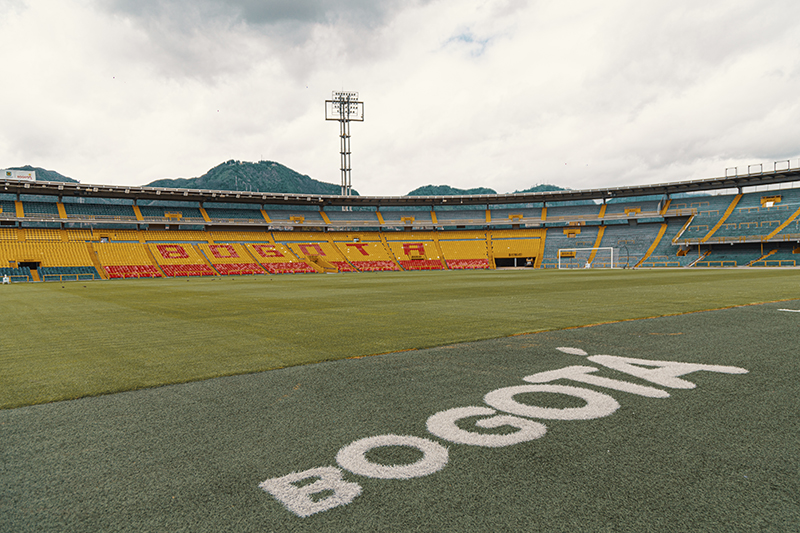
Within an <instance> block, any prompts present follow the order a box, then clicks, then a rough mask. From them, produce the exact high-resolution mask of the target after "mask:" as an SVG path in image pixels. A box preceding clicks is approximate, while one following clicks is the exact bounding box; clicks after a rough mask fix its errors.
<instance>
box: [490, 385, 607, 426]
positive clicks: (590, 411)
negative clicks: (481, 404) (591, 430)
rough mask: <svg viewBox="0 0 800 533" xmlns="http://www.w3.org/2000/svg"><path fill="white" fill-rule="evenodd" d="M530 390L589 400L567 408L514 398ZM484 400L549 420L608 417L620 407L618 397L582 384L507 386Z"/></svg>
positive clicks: (497, 406) (497, 407) (523, 413)
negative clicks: (544, 405)
mask: <svg viewBox="0 0 800 533" xmlns="http://www.w3.org/2000/svg"><path fill="white" fill-rule="evenodd" d="M528 392H550V393H554V394H566V395H568V396H575V397H576V398H581V399H582V400H584V401H585V402H586V405H584V406H583V407H565V408H563V409H558V408H553V407H538V406H535V405H526V404H524V403H519V402H517V401H515V400H514V396H516V395H517V394H525V393H528ZM483 401H485V402H486V403H488V404H489V405H491V406H492V407H494V408H495V409H499V410H501V411H505V412H507V413H511V414H512V415H519V416H527V417H529V418H544V419H547V420H591V419H593V418H602V417H604V416H608V415H610V414H611V413H613V412H614V411H616V410H617V409H619V403H617V400H615V399H614V398H612V397H611V396H609V395H608V394H603V393H602V392H596V391H593V390H589V389H584V388H581V387H569V386H567V385H519V386H516V387H505V388H502V389H497V390H495V391H492V392H490V393H489V394H487V395H486V396H484V398H483Z"/></svg>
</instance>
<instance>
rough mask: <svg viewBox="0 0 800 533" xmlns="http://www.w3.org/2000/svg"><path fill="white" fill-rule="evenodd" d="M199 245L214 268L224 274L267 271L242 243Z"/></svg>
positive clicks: (249, 273)
mask: <svg viewBox="0 0 800 533" xmlns="http://www.w3.org/2000/svg"><path fill="white" fill-rule="evenodd" d="M197 247H198V248H199V249H200V251H201V252H202V253H203V255H205V257H206V259H208V261H209V262H210V263H211V265H212V266H213V267H214V270H216V271H217V272H219V273H220V274H222V275H225V276H230V275H237V276H241V275H251V274H264V273H265V271H264V269H263V268H261V266H260V265H259V264H258V263H257V262H256V261H255V260H254V259H253V257H252V256H251V255H250V253H249V252H247V250H246V249H245V248H244V246H243V245H241V244H238V243H228V244H220V243H217V244H205V243H201V244H198V245H197Z"/></svg>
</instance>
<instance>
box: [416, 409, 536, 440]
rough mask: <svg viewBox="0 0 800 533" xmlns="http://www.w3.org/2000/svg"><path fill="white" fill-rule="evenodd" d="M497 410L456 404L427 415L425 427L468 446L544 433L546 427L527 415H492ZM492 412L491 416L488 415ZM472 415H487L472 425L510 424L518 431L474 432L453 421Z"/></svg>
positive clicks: (521, 438) (437, 434)
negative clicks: (504, 432)
mask: <svg viewBox="0 0 800 533" xmlns="http://www.w3.org/2000/svg"><path fill="white" fill-rule="evenodd" d="M496 412H497V411H495V410H494V409H489V408H488V407H477V406H475V407H455V408H453V409H448V410H447V411H441V412H439V413H436V414H435V415H433V416H431V417H430V418H428V422H427V426H428V431H430V432H431V433H433V434H434V435H436V436H437V437H439V438H440V439H444V440H448V441H450V442H454V443H456V444H468V445H470V446H487V447H490V448H499V447H501V446H511V445H512V444H519V443H520V442H528V441H531V440H534V439H538V438H539V437H542V436H544V434H545V433H546V432H547V427H546V426H545V425H544V424H540V423H539V422H533V421H531V420H528V419H526V418H519V417H517V416H509V415H495V413H496ZM491 415H494V416H491ZM471 416H488V417H489V418H482V419H480V420H478V421H477V422H475V425H476V426H478V427H479V428H484V429H495V428H499V427H503V426H511V427H514V428H517V429H518V430H519V431H515V432H514V433H509V434H506V435H497V434H494V435H493V434H487V433H477V432H474V431H467V430H464V429H461V428H460V427H458V426H457V425H456V422H457V421H458V420H460V419H462V418H469V417H471Z"/></svg>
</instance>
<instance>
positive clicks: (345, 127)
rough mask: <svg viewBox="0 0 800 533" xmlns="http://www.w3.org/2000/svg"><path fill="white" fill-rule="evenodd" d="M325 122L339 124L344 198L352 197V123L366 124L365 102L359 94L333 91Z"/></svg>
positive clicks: (328, 101)
mask: <svg viewBox="0 0 800 533" xmlns="http://www.w3.org/2000/svg"><path fill="white" fill-rule="evenodd" d="M325 120H335V121H337V122H339V138H340V143H339V144H340V147H341V150H340V163H341V171H342V196H350V191H351V189H352V175H351V171H352V169H351V168H350V122H364V102H360V101H359V100H358V93H357V92H352V91H333V99H332V100H325Z"/></svg>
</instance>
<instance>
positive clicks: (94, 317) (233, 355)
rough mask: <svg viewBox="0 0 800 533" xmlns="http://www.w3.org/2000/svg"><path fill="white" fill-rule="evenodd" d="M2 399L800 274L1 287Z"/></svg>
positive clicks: (583, 315)
mask: <svg viewBox="0 0 800 533" xmlns="http://www.w3.org/2000/svg"><path fill="white" fill-rule="evenodd" d="M0 296H1V298H0V313H2V316H3V326H2V328H3V342H2V346H1V347H0V365H1V366H2V368H3V372H2V375H0V407H2V408H10V407H18V406H22V405H30V404H37V403H44V402H50V401H56V400H64V399H73V398H79V397H84V396H94V395H98V394H107V393H112V392H120V391H125V390H134V389H140V388H146V387H153V386H159V385H165V384H170V383H182V382H187V381H195V380H202V379H207V378H212V377H219V376H226V375H235V374H242V373H249V372H258V371H263V370H269V369H275V368H283V367H289V366H293V365H299V364H307V363H315V362H319V361H331V360H337V359H342V358H347V357H360V356H364V355H372V354H377V353H386V352H393V351H399V350H410V349H417V348H426V347H432V346H441V345H445V344H450V343H454V342H465V341H474V340H481V339H489V338H496V337H503V336H509V335H515V334H520V333H529V332H534V331H544V330H552V329H561V328H568V327H575V326H581V325H586V324H593V323H599V322H608V321H616V320H628V319H633V318H642V317H648V316H661V315H669V314H676V313H685V312H691V311H697V310H702V309H715V308H722V307H729V306H734V305H744V304H749V303H755V302H766V301H777V300H785V299H791V298H799V297H800V270H795V269H780V270H778V269H727V270H685V269H681V270H666V269H664V270H639V271H630V270H614V271H611V270H595V271H578V272H560V271H541V270H538V271H533V270H508V271H468V272H465V271H460V272H455V271H448V272H400V273H375V274H369V273H363V274H342V275H294V276H254V277H224V278H216V279H202V278H201V279H196V278H195V279H169V280H165V279H158V280H135V281H134V280H130V281H119V282H94V283H92V282H89V283H86V282H72V283H64V284H62V283H39V284H18V285H11V286H4V287H2V290H1V291H0Z"/></svg>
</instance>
